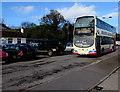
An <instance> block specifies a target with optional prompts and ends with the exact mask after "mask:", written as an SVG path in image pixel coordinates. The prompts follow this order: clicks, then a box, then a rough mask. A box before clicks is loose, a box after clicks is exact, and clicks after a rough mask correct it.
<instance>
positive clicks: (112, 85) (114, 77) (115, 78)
mask: <svg viewBox="0 0 120 92" xmlns="http://www.w3.org/2000/svg"><path fill="white" fill-rule="evenodd" d="M119 70H120V68H117V69H116V70H114V71H112V72H111V74H109V75H108V76H107V77H106V78H105V79H104V80H103V81H101V82H100V83H99V84H98V85H97V86H95V87H94V88H93V89H92V90H93V91H94V90H109V91H117V92H120V90H119V86H118V84H119ZM93 91H92V92H93Z"/></svg>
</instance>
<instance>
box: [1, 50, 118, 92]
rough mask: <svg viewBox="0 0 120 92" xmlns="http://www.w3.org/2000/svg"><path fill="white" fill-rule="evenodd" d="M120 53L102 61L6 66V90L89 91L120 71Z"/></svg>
mask: <svg viewBox="0 0 120 92" xmlns="http://www.w3.org/2000/svg"><path fill="white" fill-rule="evenodd" d="M118 67H119V66H118V50H117V51H115V52H112V53H108V54H106V55H103V56H101V57H98V58H95V57H86V56H76V55H72V54H66V55H62V56H53V57H45V58H39V59H38V60H31V61H24V62H23V61H21V62H17V63H12V64H8V65H3V68H2V70H3V71H2V79H3V90H21V91H26V90H89V89H91V88H92V87H94V86H95V85H96V84H97V83H99V82H100V81H101V80H103V79H104V78H105V77H106V76H107V75H109V74H110V73H111V72H112V71H113V70H114V69H116V68H118Z"/></svg>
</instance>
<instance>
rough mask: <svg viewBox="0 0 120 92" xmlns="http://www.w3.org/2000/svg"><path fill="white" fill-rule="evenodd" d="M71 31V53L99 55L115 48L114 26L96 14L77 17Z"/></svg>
mask: <svg viewBox="0 0 120 92" xmlns="http://www.w3.org/2000/svg"><path fill="white" fill-rule="evenodd" d="M73 32H74V33H73V48H74V51H73V54H78V55H99V54H103V53H106V52H110V51H114V50H116V43H115V42H116V39H115V38H116V37H115V34H116V28H115V27H113V26H112V25H110V24H108V23H106V22H104V21H102V20H101V19H99V18H97V17H96V16H81V17H78V18H77V19H76V20H75V24H74V31H73Z"/></svg>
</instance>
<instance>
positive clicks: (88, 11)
mask: <svg viewBox="0 0 120 92" xmlns="http://www.w3.org/2000/svg"><path fill="white" fill-rule="evenodd" d="M94 8H95V6H94V5H91V6H84V5H81V4H80V3H75V4H74V5H73V6H72V7H69V8H61V9H60V8H59V9H57V10H58V12H60V13H61V15H63V16H64V17H65V19H68V20H70V21H72V22H73V21H74V19H75V18H76V17H78V16H82V15H96V11H95V10H94Z"/></svg>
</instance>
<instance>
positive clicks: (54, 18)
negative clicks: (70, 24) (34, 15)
mask: <svg viewBox="0 0 120 92" xmlns="http://www.w3.org/2000/svg"><path fill="white" fill-rule="evenodd" d="M65 22H66V20H65V19H64V17H63V16H62V15H61V14H60V13H59V12H58V11H57V10H50V14H48V15H45V16H43V17H42V18H41V20H40V25H46V24H47V25H51V27H52V29H51V30H52V31H53V32H55V33H59V30H58V29H59V27H60V25H62V24H63V23H65Z"/></svg>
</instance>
